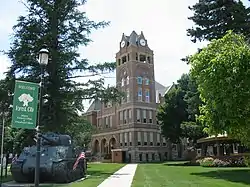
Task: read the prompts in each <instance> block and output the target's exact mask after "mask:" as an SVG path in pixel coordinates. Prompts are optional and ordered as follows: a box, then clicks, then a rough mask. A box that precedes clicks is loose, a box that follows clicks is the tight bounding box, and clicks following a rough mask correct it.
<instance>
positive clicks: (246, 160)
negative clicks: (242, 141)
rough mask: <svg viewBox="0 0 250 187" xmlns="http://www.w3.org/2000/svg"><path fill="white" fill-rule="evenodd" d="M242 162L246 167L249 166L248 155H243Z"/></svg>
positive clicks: (249, 158)
mask: <svg viewBox="0 0 250 187" xmlns="http://www.w3.org/2000/svg"><path fill="white" fill-rule="evenodd" d="M244 164H245V165H246V166H247V167H250V156H249V155H248V156H244Z"/></svg>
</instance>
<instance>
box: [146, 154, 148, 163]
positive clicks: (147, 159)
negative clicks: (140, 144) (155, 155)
mask: <svg viewBox="0 0 250 187" xmlns="http://www.w3.org/2000/svg"><path fill="white" fill-rule="evenodd" d="M146 162H148V153H146Z"/></svg>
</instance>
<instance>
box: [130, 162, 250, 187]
mask: <svg viewBox="0 0 250 187" xmlns="http://www.w3.org/2000/svg"><path fill="white" fill-rule="evenodd" d="M249 185H250V169H249V168H204V167H201V166H181V165H179V164H178V165H177V164H174V163H165V164H140V165H138V167H137V170H136V174H135V176H134V181H133V185H132V187H163V186H167V187H182V186H183V187H211V186H212V187H247V186H249Z"/></svg>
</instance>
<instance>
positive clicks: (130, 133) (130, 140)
mask: <svg viewBox="0 0 250 187" xmlns="http://www.w3.org/2000/svg"><path fill="white" fill-rule="evenodd" d="M128 140H129V145H130V146H132V132H129V137H128Z"/></svg>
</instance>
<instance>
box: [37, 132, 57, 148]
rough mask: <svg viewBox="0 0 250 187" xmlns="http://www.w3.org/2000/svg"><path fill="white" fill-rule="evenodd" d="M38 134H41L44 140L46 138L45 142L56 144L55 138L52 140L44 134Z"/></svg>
mask: <svg viewBox="0 0 250 187" xmlns="http://www.w3.org/2000/svg"><path fill="white" fill-rule="evenodd" d="M40 136H41V138H42V139H44V140H46V141H47V142H49V144H50V145H57V144H58V142H57V141H55V140H53V139H51V138H48V137H46V136H44V135H42V134H41V135H40Z"/></svg>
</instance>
